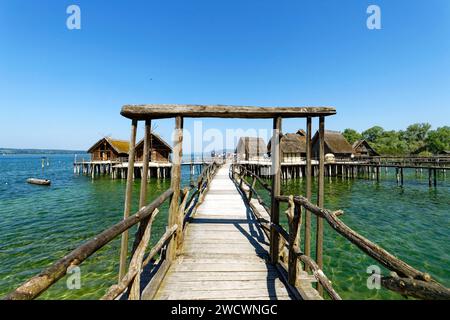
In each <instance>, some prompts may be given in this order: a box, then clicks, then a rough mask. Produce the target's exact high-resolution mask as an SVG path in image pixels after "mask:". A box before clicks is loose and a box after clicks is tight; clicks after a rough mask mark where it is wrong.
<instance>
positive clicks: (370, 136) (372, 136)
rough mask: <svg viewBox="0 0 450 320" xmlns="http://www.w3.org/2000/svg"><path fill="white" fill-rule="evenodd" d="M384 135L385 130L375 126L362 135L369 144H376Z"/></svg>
mask: <svg viewBox="0 0 450 320" xmlns="http://www.w3.org/2000/svg"><path fill="white" fill-rule="evenodd" d="M383 133H384V129H383V128H382V127H380V126H375V127H372V128H370V129H367V130H366V131H364V132H363V133H362V136H363V138H364V139H366V140H367V141H368V142H376V141H377V140H378V139H379V138H380V137H381V136H382V135H383Z"/></svg>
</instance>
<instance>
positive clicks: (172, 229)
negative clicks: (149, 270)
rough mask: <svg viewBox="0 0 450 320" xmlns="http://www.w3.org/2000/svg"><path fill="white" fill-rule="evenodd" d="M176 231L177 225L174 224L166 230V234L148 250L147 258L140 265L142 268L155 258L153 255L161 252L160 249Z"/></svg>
mask: <svg viewBox="0 0 450 320" xmlns="http://www.w3.org/2000/svg"><path fill="white" fill-rule="evenodd" d="M177 229H178V225H176V224H174V225H173V226H171V227H170V228H168V229H167V230H166V232H164V234H163V235H162V237H161V238H160V239H159V240H158V242H157V243H156V244H155V245H154V246H153V248H152V250H150V252H149V253H148V255H147V257H146V258H145V260H144V263H143V264H142V267H145V266H146V265H148V264H149V263H150V262H151V261H152V259H153V258H154V257H155V255H156V254H157V253H158V252H159V251H161V249H162V248H163V246H164V245H165V244H166V243H167V241H168V240H169V239H170V238H171V237H172V236H173V234H174V233H175V231H176V230H177Z"/></svg>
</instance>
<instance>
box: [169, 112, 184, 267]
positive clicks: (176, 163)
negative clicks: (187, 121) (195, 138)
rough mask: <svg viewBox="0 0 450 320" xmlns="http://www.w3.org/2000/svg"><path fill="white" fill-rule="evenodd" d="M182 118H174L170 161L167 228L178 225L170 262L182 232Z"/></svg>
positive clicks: (174, 254)
mask: <svg viewBox="0 0 450 320" xmlns="http://www.w3.org/2000/svg"><path fill="white" fill-rule="evenodd" d="M182 147H183V117H181V116H177V117H176V118H175V137H174V147H173V160H172V180H171V188H172V190H173V195H172V199H171V201H170V208H169V228H170V227H172V226H174V225H176V224H178V229H177V231H176V232H175V235H174V239H173V241H171V242H170V245H169V248H168V252H167V258H168V259H169V261H172V260H173V259H174V258H175V257H176V254H177V250H178V249H179V248H177V243H178V238H179V237H180V236H181V233H182V231H183V228H182V226H181V225H180V224H179V223H180V220H181V221H182V219H180V214H182V212H179V202H180V188H181V160H182V157H183V148H182Z"/></svg>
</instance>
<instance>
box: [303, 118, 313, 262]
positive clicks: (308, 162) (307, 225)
mask: <svg viewBox="0 0 450 320" xmlns="http://www.w3.org/2000/svg"><path fill="white" fill-rule="evenodd" d="M311 153H312V143H311V117H308V118H306V167H305V171H306V172H305V175H306V198H307V199H308V200H311V186H312V176H311ZM305 255H307V256H311V212H310V211H308V210H306V211H305Z"/></svg>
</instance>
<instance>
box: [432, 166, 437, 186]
mask: <svg viewBox="0 0 450 320" xmlns="http://www.w3.org/2000/svg"><path fill="white" fill-rule="evenodd" d="M433 180H434V186H435V187H437V174H436V169H433Z"/></svg>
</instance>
